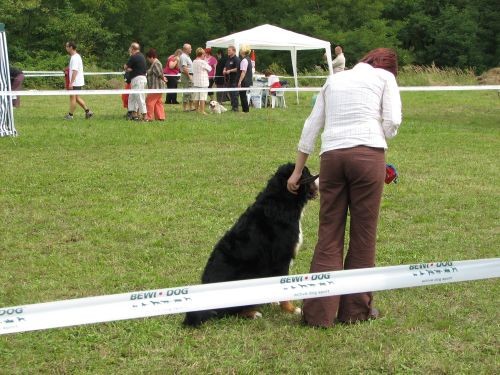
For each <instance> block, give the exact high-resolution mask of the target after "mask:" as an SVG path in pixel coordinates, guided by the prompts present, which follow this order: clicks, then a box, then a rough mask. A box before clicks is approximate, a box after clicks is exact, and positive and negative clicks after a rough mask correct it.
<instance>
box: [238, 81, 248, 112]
mask: <svg viewBox="0 0 500 375" xmlns="http://www.w3.org/2000/svg"><path fill="white" fill-rule="evenodd" d="M241 87H242V88H243V87H248V86H243V85H242V86H241ZM240 101H241V110H242V111H243V112H249V110H250V107H249V106H248V97H247V91H246V90H245V91H240Z"/></svg>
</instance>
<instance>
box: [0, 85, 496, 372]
mask: <svg viewBox="0 0 500 375" xmlns="http://www.w3.org/2000/svg"><path fill="white" fill-rule="evenodd" d="M310 97H311V95H310V94H303V96H302V101H301V104H300V105H296V104H295V103H294V100H293V97H292V96H291V95H290V96H288V104H289V108H287V109H285V110H283V109H276V110H267V109H262V110H253V111H251V113H250V114H248V115H244V114H233V113H229V112H228V113H226V114H224V115H222V116H215V115H211V116H207V117H201V116H198V115H196V114H194V113H183V112H181V111H180V109H179V108H172V107H171V106H169V107H167V113H168V118H167V121H166V122H164V123H150V124H145V123H134V122H126V121H125V120H123V119H122V118H123V115H124V111H123V110H122V109H121V108H120V102H119V98H118V97H104V96H101V97H86V98H87V99H86V100H87V102H88V103H89V104H90V105H91V107H92V109H93V110H94V112H95V113H96V116H95V118H94V119H92V120H90V121H86V120H84V119H83V114H82V112H78V113H77V115H76V116H75V117H76V118H75V120H74V121H72V122H65V121H63V120H62V117H63V115H64V113H65V111H67V98H65V97H46V98H28V97H26V98H23V106H22V108H20V109H18V110H16V121H17V122H16V125H17V129H18V131H19V134H20V136H19V137H17V138H6V139H0V155H1V157H0V191H1V195H0V222H1V223H2V230H1V234H0V306H12V305H21V304H29V303H37V302H45V301H53V300H58V299H66V298H77V297H85V296H93V295H100V294H112V293H122V292H128V291H134V290H147V289H153V288H165V287H173V286H180V285H187V284H195V283H197V282H198V280H199V277H200V275H201V271H202V269H203V266H204V264H205V262H206V260H207V257H208V254H209V253H210V251H211V247H212V246H213V244H214V243H215V242H216V241H217V240H218V238H219V237H220V236H221V235H222V234H223V233H224V232H225V231H226V230H227V229H228V228H229V227H230V226H231V224H232V223H233V222H234V221H235V220H236V219H237V217H238V216H239V215H240V214H241V213H242V212H243V210H244V209H245V208H246V207H247V206H248V205H249V204H250V203H251V202H252V201H253V199H254V197H255V196H256V195H257V193H258V192H259V191H260V190H261V189H262V187H263V186H264V184H265V182H266V181H267V179H268V177H269V176H270V175H271V174H272V173H273V172H274V170H275V169H276V168H277V166H278V165H279V164H281V163H283V162H287V161H292V160H293V159H294V157H295V149H296V144H297V142H298V138H299V135H300V132H301V128H302V124H303V121H304V120H305V118H306V117H307V115H308V114H309V112H310V109H311V108H310V102H311V100H310ZM402 98H403V105H404V123H403V125H402V127H401V131H400V134H399V135H398V136H397V137H396V138H395V139H394V140H392V141H391V143H390V146H389V147H390V149H389V151H388V154H387V161H388V162H391V163H394V164H395V165H396V166H397V168H398V171H399V173H400V183H399V184H398V185H390V186H386V189H385V192H384V200H383V206H382V210H381V218H380V224H379V234H378V252H377V264H378V265H379V266H385V265H398V264H408V263H415V262H428V261H436V260H463V259H478V258H488V257H498V256H500V253H499V244H500V241H499V219H500V217H499V213H500V210H499V203H498V202H499V195H500V194H499V193H500V188H499V186H500V174H499V160H500V127H499V120H500V99H499V97H498V95H497V93H496V92H448V93H424V92H421V93H403V95H402ZM318 165H319V158H318V156H317V154H315V155H314V156H312V157H311V158H310V162H309V166H310V168H311V169H312V170H313V171H317V170H318ZM317 218H318V202H317V201H315V202H312V203H311V204H310V205H309V207H308V209H307V210H306V213H305V216H304V220H303V230H304V245H303V247H302V250H301V252H300V253H299V256H298V259H297V260H296V262H295V264H294V266H293V269H292V271H291V272H292V273H304V272H307V271H308V267H309V263H310V259H311V256H312V251H313V248H314V245H315V240H316V229H317ZM499 293H500V283H499V281H498V279H496V280H485V281H476V282H468V283H459V284H448V285H440V286H429V287H422V288H413V289H401V290H394V291H386V292H380V293H377V294H376V296H375V303H376V306H377V307H378V308H379V309H380V310H381V312H382V314H383V317H382V318H381V319H379V320H376V321H372V322H369V323H364V324H359V325H354V326H348V327H346V326H336V327H334V328H332V329H328V330H318V329H311V328H307V327H303V326H301V325H299V321H298V318H297V317H296V316H285V315H283V314H282V313H280V312H279V311H278V309H277V308H276V307H273V306H265V307H263V313H264V319H261V320H257V321H244V320H239V319H236V318H228V319H224V320H221V321H213V322H210V323H208V324H206V325H205V326H203V327H202V328H201V329H199V330H188V329H184V328H182V327H181V320H182V318H183V317H182V316H179V315H172V316H164V317H159V318H150V319H141V320H132V321H122V322H114V323H108V324H97V325H88V326H81V327H73V328H64V329H54V330H47V331H40V332H31V333H24V334H15V335H7V336H0V374H27V373H53V374H70V373H71V374H74V373H76V374H90V373H98V374H113V373H125V374H138V373H149V374H151V373H152V374H170V373H180V374H193V373H200V374H205V373H218V374H233V373H234V374H262V373H268V374H275V373H278V374H307V373H311V374H326V373H350V374H379V373H382V374H429V373H434V374H467V373H475V374H493V373H497V372H498V368H499V367H500V363H499V362H500V361H499V358H500V356H499V347H500V345H499V339H498V338H499V337H500V329H499V328H500V327H499V318H500V315H499V307H500V306H499V300H498V295H499ZM495 296H497V297H495ZM495 369H496V370H495Z"/></svg>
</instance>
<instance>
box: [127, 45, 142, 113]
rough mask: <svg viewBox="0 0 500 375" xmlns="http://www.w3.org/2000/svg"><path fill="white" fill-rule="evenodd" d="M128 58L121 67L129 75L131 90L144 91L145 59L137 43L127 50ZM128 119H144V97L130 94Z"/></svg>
mask: <svg viewBox="0 0 500 375" xmlns="http://www.w3.org/2000/svg"><path fill="white" fill-rule="evenodd" d="M129 53H130V58H129V59H128V61H127V63H126V64H125V66H124V67H123V68H124V69H125V71H126V72H128V74H129V79H130V84H131V89H132V90H141V89H145V88H146V85H147V83H148V81H147V79H146V69H147V68H146V59H145V58H144V55H143V54H142V53H141V48H140V46H139V43H132V44H131V45H130V48H129ZM128 113H129V114H128V119H131V120H142V119H144V118H146V114H147V109H146V95H145V94H130V96H129V99H128Z"/></svg>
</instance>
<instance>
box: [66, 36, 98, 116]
mask: <svg viewBox="0 0 500 375" xmlns="http://www.w3.org/2000/svg"><path fill="white" fill-rule="evenodd" d="M66 52H68V54H69V55H70V56H71V58H70V60H69V68H68V84H67V89H68V90H74V91H77V90H81V89H82V87H83V86H84V85H85V78H84V74H83V62H82V57H81V56H80V54H79V53H78V52H76V44H75V42H72V41H69V42H67V43H66ZM77 103H78V105H79V106H80V107H82V108H83V109H84V110H85V118H86V119H89V118H91V117H92V116H93V115H94V113H93V112H92V111H91V110H90V109H89V108H88V107H87V105H86V104H85V101H84V100H83V99H82V98H81V97H80V96H78V95H70V96H69V112H68V114H67V115H66V116H65V117H64V118H65V119H66V120H72V119H73V114H74V112H75V109H76V104H77Z"/></svg>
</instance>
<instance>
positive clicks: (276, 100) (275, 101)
mask: <svg viewBox="0 0 500 375" xmlns="http://www.w3.org/2000/svg"><path fill="white" fill-rule="evenodd" d="M269 100H271V108H286V101H285V92H284V91H281V90H280V89H277V90H276V95H271V93H269V95H268V96H267V103H269ZM267 103H266V105H267Z"/></svg>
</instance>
